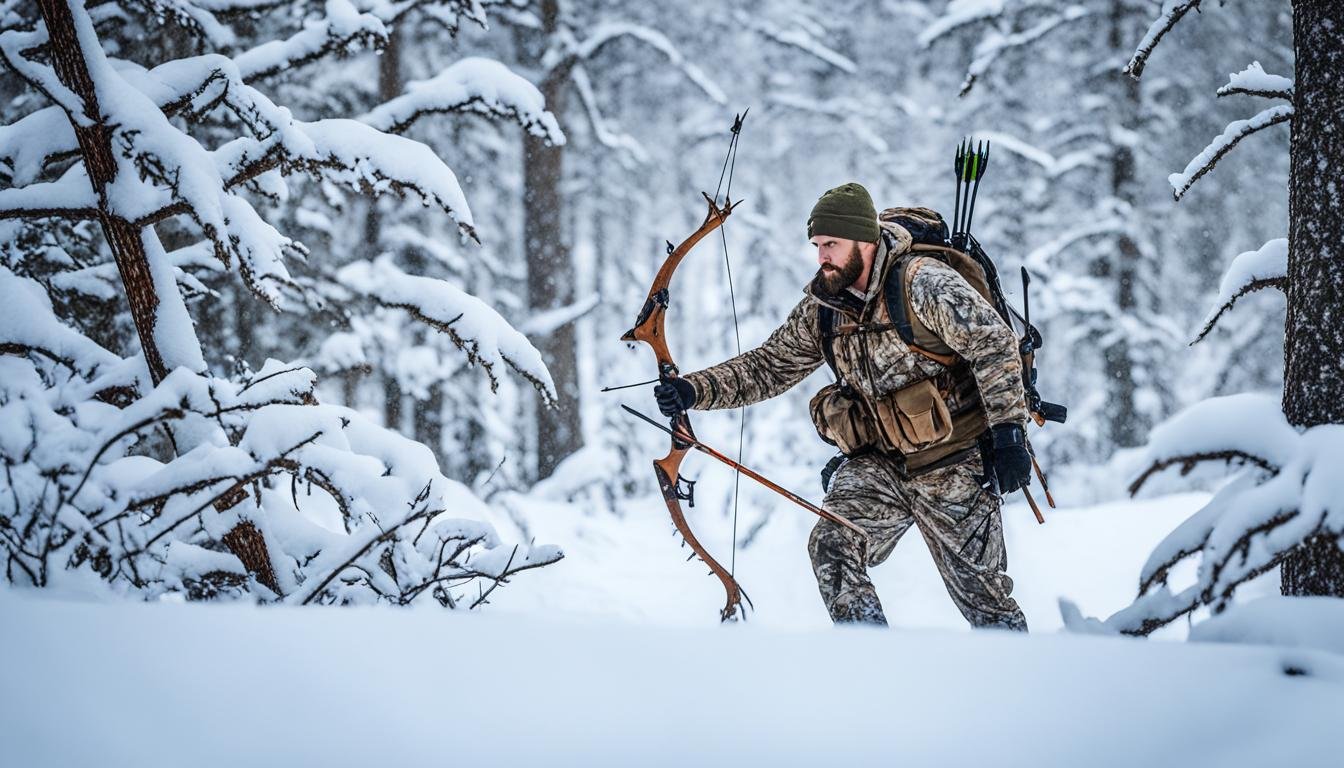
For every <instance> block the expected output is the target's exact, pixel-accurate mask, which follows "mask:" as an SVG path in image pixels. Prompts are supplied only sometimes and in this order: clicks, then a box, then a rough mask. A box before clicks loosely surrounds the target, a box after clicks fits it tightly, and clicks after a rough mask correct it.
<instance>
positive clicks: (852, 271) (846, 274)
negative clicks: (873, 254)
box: [816, 243, 863, 296]
mask: <svg viewBox="0 0 1344 768" xmlns="http://www.w3.org/2000/svg"><path fill="white" fill-rule="evenodd" d="M862 273H863V257H862V256H861V255H859V244H858V243H855V244H854V247H853V250H851V251H850V252H849V258H848V259H846V260H845V263H844V264H842V265H841V266H839V267H836V266H833V265H830V264H826V265H824V266H822V268H821V269H819V270H817V277H816V287H817V288H818V289H820V291H821V292H822V293H824V294H825V295H827V296H837V295H839V294H840V292H841V291H843V290H845V289H846V288H848V287H849V286H851V285H853V284H854V281H855V280H858V279H859V275H860V274H862Z"/></svg>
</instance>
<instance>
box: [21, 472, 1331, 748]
mask: <svg viewBox="0 0 1344 768" xmlns="http://www.w3.org/2000/svg"><path fill="white" fill-rule="evenodd" d="M713 483H714V481H713V480H711V481H710V482H709V483H707V488H708V491H709V492H710V493H711V494H712V493H714V492H715V488H714V487H713ZM1207 498H1208V497H1207V494H1203V493H1186V494H1179V495H1172V496H1165V497H1160V498H1155V499H1144V500H1138V501H1124V502H1114V503H1108V504H1101V505H1098V506H1091V507H1077V508H1072V509H1061V510H1056V511H1054V512H1051V513H1049V517H1048V523H1047V524H1046V525H1044V526H1038V525H1036V523H1035V522H1034V520H1033V519H1032V517H1031V514H1030V511H1029V510H1027V509H1026V508H1025V507H1024V506H1023V505H1021V504H1012V505H1009V506H1008V507H1007V508H1006V509H1005V517H1006V520H1007V535H1008V540H1009V542H1008V543H1009V550H1010V557H1011V567H1010V571H1011V573H1012V574H1013V576H1014V577H1015V579H1016V580H1017V584H1018V588H1017V595H1018V598H1019V600H1021V602H1022V605H1023V607H1024V609H1025V610H1026V613H1027V616H1028V619H1029V620H1030V622H1031V624H1032V628H1033V634H1032V635H1030V636H1027V637H1023V636H1019V635H1014V634H1009V633H1003V632H995V631H980V632H971V631H968V630H967V629H966V627H965V623H964V622H963V621H962V619H961V617H960V616H959V615H957V614H956V612H955V611H954V609H953V608H952V607H951V604H950V602H949V601H948V599H947V597H946V595H945V593H944V592H943V588H942V585H941V583H940V582H939V581H938V577H937V575H936V572H935V571H934V568H933V564H932V562H931V560H930V558H929V555H928V552H927V550H926V549H925V547H924V545H923V543H922V541H921V539H920V537H919V534H918V532H917V531H913V530H912V532H911V533H910V534H908V538H907V539H905V540H904V541H902V542H901V544H900V545H899V546H898V547H897V551H896V554H895V555H893V557H892V559H891V560H890V561H888V562H887V563H886V564H884V565H883V566H881V567H879V568H877V569H875V571H874V576H875V580H876V581H877V585H878V589H879V591H880V594H881V595H882V597H883V599H884V601H885V605H886V608H887V611H888V613H889V615H890V617H891V619H892V622H893V624H894V625H895V627H896V628H895V629H893V630H878V629H867V628H854V627H846V628H832V627H831V626H830V624H829V621H828V620H827V618H826V616H825V613H824V611H823V609H822V607H821V602H820V600H819V598H818V597H817V594H816V587H815V584H814V582H813V580H812V576H811V572H810V568H809V566H808V563H807V558H806V553H805V549H804V547H803V543H804V541H805V539H806V535H807V530H808V528H809V526H810V524H811V522H810V520H808V519H806V518H805V516H804V515H805V513H803V512H802V511H798V513H797V515H796V516H792V517H791V515H792V514H793V510H780V511H777V512H775V513H774V514H775V515H776V517H775V519H774V520H773V521H772V523H771V524H770V525H768V526H765V528H764V529H763V530H762V531H761V532H760V534H759V535H758V536H757V537H756V538H755V540H754V541H753V542H752V544H751V546H749V547H747V548H746V549H745V550H743V551H741V552H739V554H738V557H737V564H736V566H737V572H738V574H739V576H740V578H741V579H742V581H743V583H744V584H745V585H746V588H747V589H748V590H749V591H750V593H751V596H752V599H753V600H754V601H755V603H756V610H755V611H754V612H753V613H752V614H751V617H750V621H748V622H746V623H737V624H735V625H732V626H728V627H721V626H719V624H718V621H717V614H716V612H717V609H718V607H719V605H720V604H721V602H722V594H721V593H720V592H719V591H718V590H719V587H718V582H717V581H716V580H714V579H712V578H709V577H707V576H704V575H703V574H702V573H701V572H700V570H701V569H699V568H697V567H695V566H693V565H691V564H688V563H686V562H684V558H682V557H679V556H678V552H681V551H683V550H680V549H679V547H678V546H677V543H676V540H675V539H674V538H673V537H672V536H671V534H670V525H669V524H668V523H667V522H666V520H665V511H664V509H663V507H662V505H661V503H660V502H659V501H658V500H657V499H655V498H650V499H648V500H647V503H645V502H627V505H628V506H625V507H624V508H625V513H624V515H623V516H622V517H619V518H618V517H614V516H611V515H609V514H607V513H597V514H592V513H588V512H585V511H584V510H583V509H581V508H580V507H578V506H576V505H571V504H563V503H546V502H542V501H539V500H538V499H536V498H535V497H527V498H524V497H514V498H503V499H498V500H497V502H499V506H502V507H510V508H513V510H514V512H515V514H516V515H517V516H519V517H520V519H521V518H523V517H525V518H526V521H527V524H526V526H525V527H526V529H527V530H526V534H527V535H530V536H535V537H536V539H537V541H538V542H546V543H553V544H559V545H561V546H562V547H563V548H564V549H565V552H566V559H565V560H563V561H562V562H561V563H559V564H556V565H553V566H549V567H547V568H544V569H542V570H540V571H536V572H531V573H526V574H521V575H519V576H517V577H516V578H515V579H514V580H513V581H512V583H510V584H509V585H508V586H506V587H504V588H503V589H500V590H498V591H497V592H495V594H494V596H493V597H492V602H491V605H490V606H489V607H488V608H487V609H486V610H485V611H483V612H479V613H475V614H470V615H468V614H463V613H453V612H446V611H440V610H437V609H435V608H432V607H428V606H425V607H421V608H417V609H394V608H348V609H301V608H288V607H270V608H257V607H251V606H244V605H181V604H153V605H147V604H139V603H107V602H98V601H89V600H87V599H78V598H74V599H71V598H70V596H68V595H67V596H66V599H64V600H56V599H51V597H50V596H49V595H39V594H38V593H33V592H14V591H7V590H0V658H3V659H5V660H6V663H5V667H4V670H3V678H2V679H3V683H2V684H0V765H4V766H21V767H23V768H27V767H29V766H34V767H36V766H67V765H69V766H80V765H94V764H96V765H103V766H122V765H126V766H132V765H134V766H183V765H191V766H202V767H204V766H214V765H220V766H224V765H228V766H236V765H258V766H271V765H275V766H301V765H323V766H345V765H352V766H353V765H369V764H377V765H409V764H412V763H417V764H422V763H423V764H436V765H437V764H446V765H463V766H492V765H508V766H511V765H536V764H542V765H548V766H560V765H583V766H595V765H620V766H628V765H640V766H644V765H757V764H761V765H841V764H843V765H889V764H893V763H900V764H903V765H948V766H960V765H967V766H983V765H1001V766H1017V765H1032V766H1078V765H1088V766H1111V765H1114V766H1126V768H1130V767H1132V766H1135V765H1182V766H1187V765H1188V766H1195V765H1217V766H1220V767H1222V766H1265V765H1292V766H1318V765H1319V766H1327V765H1329V766H1333V765H1338V750H1339V744H1338V738H1337V730H1338V729H1337V725H1338V723H1337V722H1336V721H1337V718H1338V713H1339V712H1340V711H1344V641H1341V640H1340V639H1339V634H1340V631H1341V628H1344V608H1341V605H1340V601H1334V600H1328V599H1320V600H1319V602H1317V603H1311V602H1301V601H1296V602H1293V601H1284V600H1282V599H1277V598H1275V599H1266V600H1259V601H1255V602H1252V603H1251V604H1249V605H1246V606H1242V607H1239V608H1237V609H1234V610H1233V611H1231V612H1229V614H1227V615H1225V616H1222V617H1218V618H1216V619H1212V620H1208V621H1206V622H1203V623H1197V624H1196V625H1195V628H1194V630H1193V631H1192V632H1190V635H1191V637H1192V638H1193V639H1195V640H1198V641H1203V642H1189V643H1187V642H1169V641H1163V640H1150V641H1143V640H1133V639H1127V638H1115V637H1096V636H1088V635H1071V634H1063V633H1058V632H1056V630H1057V629H1058V628H1059V627H1060V624H1061V621H1060V618H1059V610H1058V608H1057V605H1056V603H1057V600H1058V598H1059V597H1061V596H1064V597H1068V598H1069V599H1071V600H1073V601H1074V602H1076V603H1077V604H1078V605H1079V606H1080V607H1081V608H1082V609H1083V611H1084V612H1085V613H1089V614H1092V615H1099V616H1103V617H1104V616H1106V615H1108V614H1109V613H1110V612H1112V611H1114V610H1116V609H1118V608H1120V607H1123V606H1124V605H1125V604H1126V603H1127V602H1128V601H1129V600H1130V599H1132V598H1133V590H1134V585H1135V579H1136V576H1137V573H1138V569H1139V567H1140V566H1141V564H1142V562H1143V560H1144V557H1145V556H1146V555H1147V553H1148V551H1149V549H1150V548H1151V547H1152V545H1153V544H1155V543H1156V542H1157V541H1158V540H1159V539H1160V538H1161V536H1162V535H1163V534H1165V533H1166V532H1167V531H1169V530H1170V529H1171V527H1173V526H1174V525H1175V524H1176V523H1178V522H1179V521H1180V520H1181V519H1183V518H1184V517H1185V516H1186V515H1188V514H1189V513H1190V512H1191V511H1193V510H1194V509H1197V508H1198V507H1199V506H1200V505H1201V504H1202V503H1203V502H1204V501H1205V500H1206V499H1207ZM709 506H710V505H709V504H705V505H702V506H700V507H697V508H696V511H697V514H696V515H695V519H694V521H693V524H694V525H695V526H696V529H697V530H703V531H704V532H705V537H706V538H707V539H710V540H711V541H713V540H716V539H719V538H720V536H722V537H723V540H724V541H726V540H727V537H728V536H730V535H731V534H730V527H729V524H728V521H727V519H726V518H724V517H723V516H722V513H721V512H713V513H708V512H707V508H708V507H709ZM496 524H497V525H499V527H500V528H501V532H504V531H503V529H506V528H507V527H508V525H509V523H508V521H507V520H499V521H496ZM513 533H515V534H517V533H519V531H514V532H513ZM717 543H718V542H717V541H715V543H714V544H711V545H710V546H711V548H712V549H714V551H725V550H722V549H715V544H717ZM725 554H726V552H725ZM1266 578H1268V579H1270V580H1262V581H1260V582H1257V583H1253V584H1251V585H1249V589H1248V590H1246V592H1245V594H1246V595H1247V596H1250V595H1253V594H1255V593H1269V592H1273V591H1275V590H1274V586H1275V584H1274V582H1273V581H1272V574H1271V575H1270V576H1269V577H1266ZM1186 634H1187V631H1186V627H1185V626H1184V625H1182V626H1180V627H1176V628H1173V629H1172V631H1170V632H1167V633H1166V636H1167V637H1183V636H1184V635H1186Z"/></svg>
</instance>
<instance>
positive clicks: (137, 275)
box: [39, 0, 168, 385]
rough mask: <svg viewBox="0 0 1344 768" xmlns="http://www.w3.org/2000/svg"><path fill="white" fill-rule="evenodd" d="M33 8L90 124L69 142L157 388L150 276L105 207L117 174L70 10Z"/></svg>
mask: <svg viewBox="0 0 1344 768" xmlns="http://www.w3.org/2000/svg"><path fill="white" fill-rule="evenodd" d="M39 7H40V8H41V11H42V17H43V19H44V20H45V21H46V23H47V34H48V35H49V37H50V39H51V65H52V68H53V69H55V70H56V75H57V76H58V77H59V78H60V79H61V82H62V83H63V84H64V85H65V86H66V87H67V88H69V89H70V90H71V91H72V92H73V93H74V94H75V95H76V96H77V97H79V98H80V100H81V101H83V103H84V114H85V115H86V116H87V117H89V118H90V119H91V122H87V123H75V124H74V125H73V127H74V130H75V138H76V140H78V142H79V150H80V154H81V155H82V156H83V158H84V166H85V168H87V169H88V174H89V183H90V184H92V185H93V190H94V193H95V194H96V195H97V196H98V201H99V205H98V220H99V223H100V224H101V225H102V228H103V234H104V236H105V237H106V238H107V245H108V248H109V250H111V251H112V256H113V257H114V258H115V259H116V262H117V270H118V271H119V272H120V273H121V281H122V283H123V284H124V286H125V288H126V300H127V302H128V303H129V304H130V309H131V318H132V320H133V321H134V323H135V330H136V332H137V333H138V334H139V336H140V343H141V346H142V347H143V349H144V353H145V363H146V364H147V365H148V366H149V375H150V376H151V377H152V379H153V381H154V383H155V384H156V385H157V384H158V383H160V382H161V381H163V379H164V377H165V376H167V375H168V370H167V368H166V367H165V366H164V362H163V357H162V356H161V355H160V354H159V348H158V345H156V344H155V343H154V320H155V315H156V314H157V310H158V306H159V298H158V295H157V294H156V293H155V291H154V278H153V276H152V274H151V272H150V267H149V259H148V258H147V257H146V256H145V245H144V242H143V241H142V240H141V239H140V229H139V227H137V226H135V224H134V223H132V222H130V221H127V220H126V219H124V218H122V217H120V216H118V215H116V214H115V213H112V212H111V210H110V206H109V205H108V202H109V201H108V199H107V194H108V190H107V186H108V185H109V184H111V183H112V181H113V180H114V179H115V178H116V175H117V161H116V157H115V156H113V154H112V142H111V131H110V130H109V128H108V126H107V125H105V124H104V123H103V122H102V121H101V120H99V119H98V118H100V117H101V115H102V110H101V109H99V106H98V96H97V94H96V93H95V91H94V85H93V78H92V77H90V76H89V68H88V64H87V63H86V62H85V60H84V50H83V48H81V47H80V44H79V36H78V34H77V33H76V31H75V20H74V18H73V17H72V16H71V13H70V6H69V5H67V4H66V2H65V0H39Z"/></svg>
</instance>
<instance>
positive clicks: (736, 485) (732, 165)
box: [714, 112, 747, 577]
mask: <svg viewBox="0 0 1344 768" xmlns="http://www.w3.org/2000/svg"><path fill="white" fill-rule="evenodd" d="M746 116H747V113H746V112H743V113H742V114H741V115H738V116H736V117H735V119H734V120H733V138H732V139H731V140H730V141H729V142H728V151H727V152H725V153H724V155H723V167H722V168H720V169H719V183H718V185H717V186H716V187H715V188H714V202H715V204H716V205H717V204H718V200H719V192H720V190H723V182H724V177H725V175H726V176H727V179H728V188H727V190H724V196H723V202H724V205H728V204H730V203H731V202H732V195H733V172H734V171H736V170H737V143H738V139H740V138H741V136H742V120H743V119H744V118H746ZM727 228H728V222H727V221H724V222H723V224H721V225H720V226H719V238H720V240H721V241H722V242H723V264H724V267H725V268H726V269H727V272H728V303H729V306H731V307H732V311H733V340H734V342H735V344H736V346H737V354H738V355H741V354H742V332H741V328H740V327H739V326H738V322H737V292H736V291H735V290H734V288H733V262H732V260H731V259H730V258H729V257H728V233H727V231H726V230H727ZM737 413H738V421H737V463H738V464H739V465H740V464H741V463H742V456H743V447H744V445H745V444H746V433H747V409H746V408H745V407H742V408H738V409H737ZM741 488H742V472H741V470H739V469H737V468H736V467H734V468H733V548H732V554H731V555H730V558H729V563H728V575H730V576H734V577H736V575H737V505H738V498H739V497H740V495H741V494H740V491H741Z"/></svg>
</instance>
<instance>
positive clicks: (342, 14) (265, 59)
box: [234, 0, 388, 80]
mask: <svg viewBox="0 0 1344 768" xmlns="http://www.w3.org/2000/svg"><path fill="white" fill-rule="evenodd" d="M387 34H388V32H387V27H386V26H385V25H384V24H383V20H382V19H380V18H379V17H378V16H377V15H374V14H372V13H361V12H359V11H358V10H357V9H356V8H355V6H354V5H352V4H351V3H350V0H326V14H325V16H324V17H323V18H321V19H316V20H313V21H308V22H305V23H304V25H303V29H302V30H301V31H299V32H297V33H295V34H294V35H292V36H291V37H289V38H287V39H285V40H270V41H267V42H265V43H262V44H261V45H258V46H256V47H254V48H251V49H249V50H247V51H243V52H242V53H239V54H238V55H236V56H234V61H235V62H237V64H238V70H239V72H241V73H242V74H243V76H244V77H246V78H248V79H249V80H252V79H256V80H260V79H265V78H267V77H272V76H274V75H276V74H279V73H281V72H289V71H292V70H294V69H296V68H297V67H300V66H302V65H304V64H307V63H310V62H313V61H317V60H319V59H322V58H325V57H327V56H329V55H331V54H335V53H348V52H351V51H354V50H357V49H362V48H373V49H377V48H381V47H383V46H384V45H385V44H386V43H387Z"/></svg>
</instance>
